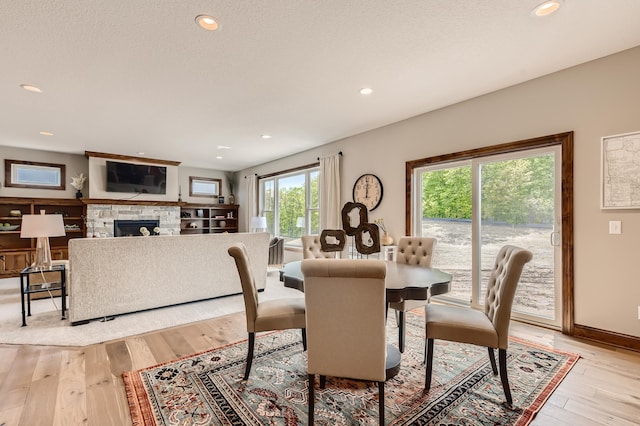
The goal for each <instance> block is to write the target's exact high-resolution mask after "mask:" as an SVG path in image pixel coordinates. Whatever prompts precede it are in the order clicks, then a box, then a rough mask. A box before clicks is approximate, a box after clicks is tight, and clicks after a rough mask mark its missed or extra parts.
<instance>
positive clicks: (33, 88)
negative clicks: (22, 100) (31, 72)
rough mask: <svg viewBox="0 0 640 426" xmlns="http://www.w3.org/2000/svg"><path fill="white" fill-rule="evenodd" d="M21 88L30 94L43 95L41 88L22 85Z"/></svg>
mask: <svg viewBox="0 0 640 426" xmlns="http://www.w3.org/2000/svg"><path fill="white" fill-rule="evenodd" d="M20 87H22V88H23V89H24V90H27V91H29V92H33V93H42V90H40V88H39V87H36V86H34V85H33V84H21V85H20Z"/></svg>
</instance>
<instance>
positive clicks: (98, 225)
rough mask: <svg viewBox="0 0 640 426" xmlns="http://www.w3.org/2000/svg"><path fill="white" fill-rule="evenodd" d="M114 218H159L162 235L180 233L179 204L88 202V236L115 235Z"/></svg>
mask: <svg viewBox="0 0 640 426" xmlns="http://www.w3.org/2000/svg"><path fill="white" fill-rule="evenodd" d="M114 220H158V221H159V225H158V227H159V228H160V235H180V207H179V206H163V205H142V204H87V223H86V226H87V237H113V236H114V234H113V232H114V228H113V221H114ZM150 231H151V230H150Z"/></svg>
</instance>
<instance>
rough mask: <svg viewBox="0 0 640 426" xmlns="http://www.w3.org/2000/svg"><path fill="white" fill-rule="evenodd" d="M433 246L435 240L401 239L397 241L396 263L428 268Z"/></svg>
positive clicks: (425, 238) (422, 238) (419, 238)
mask: <svg viewBox="0 0 640 426" xmlns="http://www.w3.org/2000/svg"><path fill="white" fill-rule="evenodd" d="M435 245H436V239H435V238H427V237H401V238H400V240H399V241H398V253H397V255H396V262H398V263H407V264H409V265H420V266H422V267H425V268H430V267H431V259H432V258H433V248H434V246H435Z"/></svg>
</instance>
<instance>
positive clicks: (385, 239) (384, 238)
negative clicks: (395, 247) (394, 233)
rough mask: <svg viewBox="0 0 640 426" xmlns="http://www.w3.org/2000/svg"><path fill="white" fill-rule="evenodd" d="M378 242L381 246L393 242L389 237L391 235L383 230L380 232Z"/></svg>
mask: <svg viewBox="0 0 640 426" xmlns="http://www.w3.org/2000/svg"><path fill="white" fill-rule="evenodd" d="M380 242H381V243H382V245H383V246H390V245H391V244H393V238H392V237H391V235H389V233H388V232H385V233H383V234H382V237H381V238H380Z"/></svg>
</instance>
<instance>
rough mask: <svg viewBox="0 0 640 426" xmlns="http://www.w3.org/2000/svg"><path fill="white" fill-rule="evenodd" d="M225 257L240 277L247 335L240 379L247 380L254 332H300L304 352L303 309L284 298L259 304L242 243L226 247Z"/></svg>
mask: <svg viewBox="0 0 640 426" xmlns="http://www.w3.org/2000/svg"><path fill="white" fill-rule="evenodd" d="M228 252H229V255H230V256H231V257H233V259H234V260H235V262H236V268H237V269H238V274H239V275H240V283H241V284H242V294H243V296H244V307H245V311H246V316H247V332H248V333H249V342H248V351H247V362H246V367H245V372H244V380H247V379H248V378H249V373H250V372H251V363H252V361H253V347H254V344H255V337H256V333H257V332H260V331H270V330H288V329H291V328H299V329H301V330H302V346H303V348H304V349H305V350H306V349H307V336H306V332H305V327H306V319H305V306H304V298H303V297H284V298H280V299H273V300H266V301H259V300H258V290H257V289H256V282H255V278H254V276H253V273H252V272H251V267H250V266H249V256H248V255H247V248H246V247H245V245H244V244H243V243H236V244H234V245H232V246H231V247H229V249H228Z"/></svg>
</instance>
